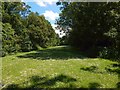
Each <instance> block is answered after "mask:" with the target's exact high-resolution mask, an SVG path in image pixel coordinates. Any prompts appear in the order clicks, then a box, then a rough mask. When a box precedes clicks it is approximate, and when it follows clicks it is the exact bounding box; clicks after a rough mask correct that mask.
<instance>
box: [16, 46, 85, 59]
mask: <svg viewBox="0 0 120 90" xmlns="http://www.w3.org/2000/svg"><path fill="white" fill-rule="evenodd" d="M17 57H19V58H32V59H38V60H50V59H55V60H60V59H62V60H68V59H76V58H86V56H85V55H82V53H80V52H79V51H77V50H74V49H72V48H70V47H67V46H66V47H59V48H48V49H45V50H39V51H36V52H34V53H29V54H25V55H20V56H17Z"/></svg>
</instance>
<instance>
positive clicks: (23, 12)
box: [0, 2, 59, 56]
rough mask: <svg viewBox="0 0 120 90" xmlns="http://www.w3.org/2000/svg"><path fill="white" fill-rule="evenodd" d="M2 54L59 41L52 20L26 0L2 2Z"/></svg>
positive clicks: (33, 48)
mask: <svg viewBox="0 0 120 90" xmlns="http://www.w3.org/2000/svg"><path fill="white" fill-rule="evenodd" d="M0 8H2V9H1V10H2V22H0V24H1V25H2V56H5V55H7V54H10V53H14V52H18V51H31V50H37V49H38V48H40V47H42V48H44V47H49V46H54V45H57V44H58V43H59V36H58V35H57V34H56V33H55V30H54V29H53V28H52V26H51V24H50V22H49V21H48V20H46V19H45V17H44V16H42V15H41V16H40V15H39V14H38V13H37V12H36V13H34V12H32V11H30V6H28V5H26V4H25V3H24V2H2V6H1V7H0Z"/></svg>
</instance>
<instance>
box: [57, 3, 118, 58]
mask: <svg viewBox="0 0 120 90" xmlns="http://www.w3.org/2000/svg"><path fill="white" fill-rule="evenodd" d="M58 4H60V3H58ZM61 11H62V13H61V14H60V18H59V19H58V20H57V24H58V28H59V29H61V30H64V32H66V33H68V35H69V39H68V40H69V44H70V45H71V46H73V47H77V48H79V49H80V50H82V51H84V52H86V53H88V54H89V53H90V54H91V53H93V55H92V56H97V55H98V53H99V51H101V50H102V49H104V47H107V48H111V50H112V49H113V48H115V49H114V50H116V52H119V50H120V49H119V46H120V45H119V42H120V38H119V35H120V34H119V33H120V31H119V28H120V2H112V3H111V2H108V3H107V2H102V3H100V2H96V3H93V2H86V3H85V2H71V3H69V2H63V3H62V7H61ZM118 38H119V39H118ZM113 54H114V53H113ZM119 55H120V53H119Z"/></svg>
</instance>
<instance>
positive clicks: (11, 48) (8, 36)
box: [2, 23, 17, 56]
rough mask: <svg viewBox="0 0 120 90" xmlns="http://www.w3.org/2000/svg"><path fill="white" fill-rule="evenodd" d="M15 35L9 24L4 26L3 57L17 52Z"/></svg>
mask: <svg viewBox="0 0 120 90" xmlns="http://www.w3.org/2000/svg"><path fill="white" fill-rule="evenodd" d="M14 33H15V32H14V29H13V28H12V27H11V25H10V24H9V23H5V24H2V49H3V50H2V54H3V55H2V56H4V55H6V54H8V53H12V52H15V51H17V48H16V45H15V36H14Z"/></svg>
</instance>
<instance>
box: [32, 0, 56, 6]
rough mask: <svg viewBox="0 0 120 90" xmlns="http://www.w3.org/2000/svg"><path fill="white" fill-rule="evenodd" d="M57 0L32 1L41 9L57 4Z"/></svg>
mask: <svg viewBox="0 0 120 90" xmlns="http://www.w3.org/2000/svg"><path fill="white" fill-rule="evenodd" d="M57 1H58V0H33V2H35V3H36V4H38V5H39V6H41V7H45V6H47V5H52V4H53V3H54V2H57Z"/></svg>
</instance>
